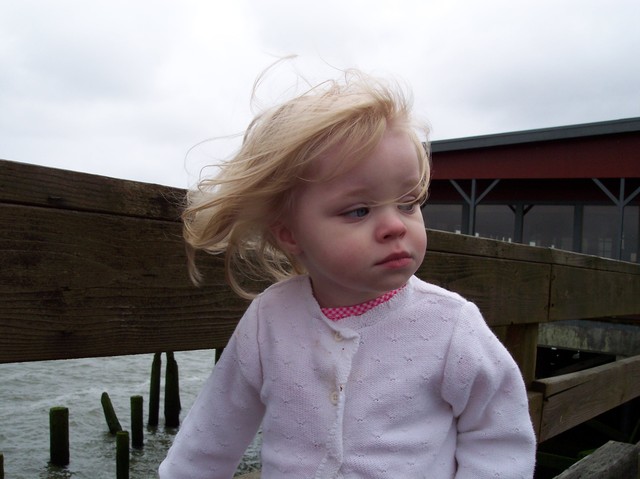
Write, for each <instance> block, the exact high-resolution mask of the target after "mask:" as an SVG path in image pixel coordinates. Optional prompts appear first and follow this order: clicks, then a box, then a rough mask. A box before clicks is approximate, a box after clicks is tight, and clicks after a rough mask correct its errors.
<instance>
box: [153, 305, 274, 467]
mask: <svg viewBox="0 0 640 479" xmlns="http://www.w3.org/2000/svg"><path fill="white" fill-rule="evenodd" d="M254 311H255V308H252V307H250V308H249V310H247V313H246V314H245V316H244V317H243V318H242V320H241V321H240V323H239V324H238V327H237V328H236V331H235V332H234V335H233V336H232V338H231V339H230V340H229V343H228V345H227V347H226V348H225V350H224V353H223V354H222V357H221V358H220V360H219V362H218V363H217V364H216V365H215V367H214V368H213V372H212V374H211V375H210V376H209V378H208V380H207V381H206V382H205V384H204V387H203V389H202V391H201V392H200V393H199V395H198V397H197V399H196V401H195V403H194V404H193V407H192V408H191V410H190V411H189V414H188V415H187V417H186V418H185V420H184V422H183V424H182V425H181V427H180V431H179V432H178V434H177V436H176V437H175V440H174V442H173V445H172V446H171V448H170V449H169V452H168V454H167V457H166V458H165V460H164V461H163V462H162V464H161V465H160V469H159V477H160V479H165V478H166V479H182V478H185V479H186V478H190V479H205V478H206V479H230V478H232V477H233V475H234V473H235V471H236V468H237V467H238V464H239V462H240V460H241V459H242V456H243V454H244V452H245V450H246V448H247V446H248V445H249V444H250V443H251V441H252V440H253V438H254V436H255V434H256V432H257V430H258V427H259V426H260V421H261V420H262V416H263V414H264V405H263V404H262V402H261V401H260V386H259V384H258V381H259V380H258V378H260V377H261V370H260V362H259V355H258V352H257V351H258V348H257V331H256V330H257V318H255V314H254Z"/></svg>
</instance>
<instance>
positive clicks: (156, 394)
mask: <svg viewBox="0 0 640 479" xmlns="http://www.w3.org/2000/svg"><path fill="white" fill-rule="evenodd" d="M161 369H162V353H155V354H154V355H153V363H152V364H151V383H150V386H149V426H152V427H156V426H157V425H158V414H159V410H160V371H161Z"/></svg>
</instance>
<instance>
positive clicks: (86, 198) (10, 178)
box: [0, 160, 184, 221]
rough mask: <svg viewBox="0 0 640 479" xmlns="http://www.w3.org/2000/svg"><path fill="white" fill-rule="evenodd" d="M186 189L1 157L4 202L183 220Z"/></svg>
mask: <svg viewBox="0 0 640 479" xmlns="http://www.w3.org/2000/svg"><path fill="white" fill-rule="evenodd" d="M183 198H184V190H181V189H178V188H171V187H168V186H160V185H154V184H149V183H139V182H136V181H126V180H118V179H114V178H108V177H104V176H97V175H89V174H86V173H78V172H74V171H67V170H61V169H56V168H46V167H43V166H37V165H29V164H25V163H16V162H12V161H6V160H0V203H10V204H20V205H32V206H42V207H45V208H56V209H69V210H78V211H93V212H101V213H108V214H113V215H124V216H137V217H144V218H155V219H163V220H168V221H179V219H180V208H181V204H182V202H183Z"/></svg>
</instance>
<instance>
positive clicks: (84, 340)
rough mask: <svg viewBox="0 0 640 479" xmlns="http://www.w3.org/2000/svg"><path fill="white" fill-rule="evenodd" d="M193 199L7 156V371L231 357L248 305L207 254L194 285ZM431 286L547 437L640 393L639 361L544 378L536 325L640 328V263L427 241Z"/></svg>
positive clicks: (0, 195) (3, 272) (2, 344)
mask: <svg viewBox="0 0 640 479" xmlns="http://www.w3.org/2000/svg"><path fill="white" fill-rule="evenodd" d="M183 194H184V192H183V191H182V190H179V189H175V188H169V187H165V186H158V185H151V184H143V183H137V182H132V181H123V180H115V179H111V178H105V177H100V176H94V175H87V174H82V173H75V172H69V171H63V170H56V169H50V168H44V167H39V166H33V165H26V164H20V163H15V162H9V161H4V160H0V285H1V289H0V363H5V362H20V361H39V360H46V359H66V358H81V357H98V356H116V355H125V354H137V353H151V352H158V351H180V350H193V349H208V348H221V347H224V345H225V344H226V342H227V340H228V338H229V337H230V335H231V333H232V332H233V329H234V327H235V324H236V323H237V321H238V319H239V318H240V316H241V315H242V313H243V311H244V310H245V308H246V306H247V302H246V301H244V300H240V299H238V298H237V297H236V296H235V295H234V294H233V293H232V292H231V291H230V289H229V288H228V287H227V286H226V285H225V283H224V279H223V274H222V262H221V260H220V259H219V258H216V257H210V256H206V257H205V256H203V257H202V259H201V264H202V270H203V273H204V274H205V279H206V281H205V283H204V285H203V286H202V287H200V288H196V287H194V286H193V285H192V284H191V283H190V282H189V280H188V277H187V272H186V266H185V257H184V249H183V245H182V240H181V226H180V221H179V211H180V202H181V200H182V196H183ZM428 237H429V245H428V252H427V255H426V258H425V261H424V264H423V266H422V268H421V269H420V270H419V271H418V273H417V274H418V276H420V277H421V278H423V279H425V280H427V281H430V282H433V283H436V284H439V285H442V286H444V287H446V288H449V289H451V290H454V291H457V292H459V293H461V294H462V295H464V296H466V297H467V298H469V299H471V300H473V301H474V302H476V303H477V304H478V306H479V307H480V309H481V310H482V312H483V313H484V315H485V318H486V320H487V322H488V323H489V325H490V326H491V327H492V329H493V330H494V331H495V332H496V334H497V335H498V337H500V339H501V340H502V341H503V342H504V343H505V345H506V346H507V348H508V349H509V350H510V352H511V353H512V355H513V356H514V358H515V359H516V361H517V362H518V364H519V365H520V368H521V370H522V373H523V375H524V377H525V380H526V382H527V386H528V388H529V399H530V410H531V416H532V419H533V422H534V424H535V427H536V432H537V435H538V439H539V441H544V440H546V439H549V438H551V437H553V436H555V435H557V434H559V433H561V432H563V431H565V430H567V429H569V428H571V427H573V426H575V425H577V424H580V423H582V422H584V421H586V420H588V419H590V418H592V417H595V416H596V415H598V414H600V413H602V412H604V411H607V410H609V409H611V408H613V407H616V406H618V405H620V404H622V403H624V402H626V401H629V400H630V399H632V398H635V397H637V396H640V381H639V380H638V378H640V356H634V357H630V358H627V359H624V360H620V361H616V362H613V363H610V364H606V365H604V366H599V367H596V368H592V369H588V370H585V371H581V372H577V373H572V374H567V375H564V376H559V377H553V378H536V377H535V364H536V346H537V335H538V325H539V324H541V323H548V322H553V321H559V320H569V319H571V320H573V319H598V320H603V319H606V318H618V319H619V320H620V319H623V320H624V321H627V322H630V323H632V324H640V322H639V321H638V319H637V318H638V317H640V265H638V264H631V263H622V262H617V261H612V260H607V259H603V258H596V257H590V256H585V255H579V254H574V253H569V252H564V251H559V250H555V249H547V248H535V247H529V246H524V245H519V244H512V243H504V242H498V241H492V240H487V239H481V238H475V237H468V236H462V235H456V234H450V233H444V232H439V231H429V232H428Z"/></svg>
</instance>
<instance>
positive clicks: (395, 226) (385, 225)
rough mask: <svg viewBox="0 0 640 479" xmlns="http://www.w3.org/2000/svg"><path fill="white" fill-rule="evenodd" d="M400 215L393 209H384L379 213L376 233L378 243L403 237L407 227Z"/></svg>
mask: <svg viewBox="0 0 640 479" xmlns="http://www.w3.org/2000/svg"><path fill="white" fill-rule="evenodd" d="M401 214H402V213H401V212H400V211H399V210H398V209H397V208H395V207H390V208H385V209H384V211H381V212H380V217H379V219H378V225H377V232H376V234H377V237H378V240H379V241H385V240H389V239H396V238H402V237H403V236H404V235H405V233H406V232H407V226H406V224H405V222H404V221H403V218H402V217H401Z"/></svg>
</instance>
